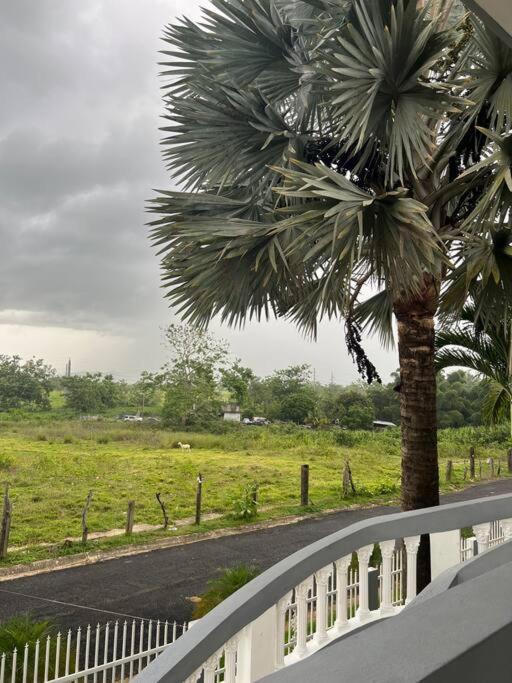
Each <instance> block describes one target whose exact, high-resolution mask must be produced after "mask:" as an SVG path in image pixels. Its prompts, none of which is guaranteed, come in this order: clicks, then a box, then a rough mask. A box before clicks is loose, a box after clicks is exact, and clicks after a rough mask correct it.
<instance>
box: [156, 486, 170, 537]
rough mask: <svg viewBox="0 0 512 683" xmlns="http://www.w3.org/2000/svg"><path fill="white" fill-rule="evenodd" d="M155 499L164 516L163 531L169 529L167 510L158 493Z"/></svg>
mask: <svg viewBox="0 0 512 683" xmlns="http://www.w3.org/2000/svg"><path fill="white" fill-rule="evenodd" d="M156 499H157V501H158V502H159V503H160V507H161V508H162V514H163V516H164V529H168V528H169V515H168V514H167V508H166V507H165V503H164V501H163V500H162V498H161V495H160V494H159V493H157V494H156Z"/></svg>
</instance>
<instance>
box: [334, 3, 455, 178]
mask: <svg viewBox="0 0 512 683" xmlns="http://www.w3.org/2000/svg"><path fill="white" fill-rule="evenodd" d="M386 10H388V11H387V12H386ZM353 13H354V23H353V24H349V26H348V27H347V28H346V29H345V31H344V32H343V33H342V35H340V36H339V38H338V43H339V44H338V45H337V49H336V52H333V54H332V55H330V64H329V72H330V76H331V79H332V81H333V85H332V96H333V100H332V107H333V112H334V115H335V117H336V120H337V123H338V133H339V135H340V137H341V138H343V140H344V141H345V146H346V148H347V149H351V150H355V151H358V150H361V149H362V148H363V146H364V145H365V144H366V142H367V141H368V140H369V139H374V140H375V141H376V144H378V145H379V146H382V147H383V148H385V149H386V150H387V153H388V163H387V172H386V178H387V182H388V183H389V182H394V176H395V173H396V174H397V175H398V177H399V179H400V180H401V181H402V182H403V179H404V176H405V173H406V172H410V173H412V174H413V175H414V174H416V171H417V170H418V168H419V167H422V166H424V165H425V164H428V162H429V159H431V154H432V151H433V146H434V137H433V135H434V131H433V130H432V127H431V126H429V124H428V120H429V119H430V118H436V119H439V118H443V117H444V115H445V113H446V112H447V111H454V110H455V108H456V105H459V104H460V100H459V99H458V98H456V97H454V96H453V95H452V94H451V93H450V91H449V89H447V88H446V87H444V86H443V85H442V84H441V83H436V82H432V80H429V79H428V78H427V76H428V72H429V70H430V69H431V68H432V66H433V65H434V64H435V62H436V61H437V60H438V59H439V57H440V56H441V54H442V52H443V50H445V49H446V48H448V47H449V46H450V45H451V44H452V43H453V41H454V33H453V32H452V31H451V30H449V31H438V30H437V22H436V21H435V20H431V19H430V20H429V19H428V17H427V12H426V10H425V11H423V12H418V11H417V10H416V6H415V4H414V3H413V2H404V1H403V0H397V2H396V4H395V3H386V2H385V3H377V2H373V3H368V2H364V0H354V5H353Z"/></svg>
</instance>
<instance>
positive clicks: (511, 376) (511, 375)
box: [508, 322, 512, 437]
mask: <svg viewBox="0 0 512 683" xmlns="http://www.w3.org/2000/svg"><path fill="white" fill-rule="evenodd" d="M509 334H510V340H509V350H508V388H509V392H510V436H511V437H512V322H511V323H510V331H509Z"/></svg>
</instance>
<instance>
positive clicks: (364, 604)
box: [357, 545, 373, 622]
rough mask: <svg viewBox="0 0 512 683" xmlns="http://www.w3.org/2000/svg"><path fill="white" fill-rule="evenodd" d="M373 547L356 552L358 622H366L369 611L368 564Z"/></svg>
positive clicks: (365, 547) (368, 546)
mask: <svg viewBox="0 0 512 683" xmlns="http://www.w3.org/2000/svg"><path fill="white" fill-rule="evenodd" d="M372 552H373V545H366V546H364V548H359V550H358V551H357V559H358V560H359V608H358V610H357V618H358V619H359V621H360V622H365V621H368V619H369V617H370V609H369V607H368V564H369V562H370V557H371V556H372Z"/></svg>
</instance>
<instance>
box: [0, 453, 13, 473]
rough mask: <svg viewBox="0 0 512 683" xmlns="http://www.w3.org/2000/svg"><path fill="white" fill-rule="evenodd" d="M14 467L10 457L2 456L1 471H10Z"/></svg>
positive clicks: (0, 456) (0, 461) (0, 457)
mask: <svg viewBox="0 0 512 683" xmlns="http://www.w3.org/2000/svg"><path fill="white" fill-rule="evenodd" d="M13 465H14V460H13V458H12V457H11V456H10V455H6V454H0V470H9V469H10V468H11V467H12V466H13Z"/></svg>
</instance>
